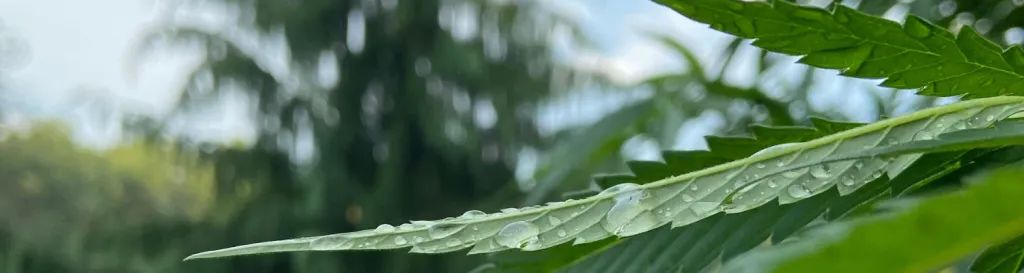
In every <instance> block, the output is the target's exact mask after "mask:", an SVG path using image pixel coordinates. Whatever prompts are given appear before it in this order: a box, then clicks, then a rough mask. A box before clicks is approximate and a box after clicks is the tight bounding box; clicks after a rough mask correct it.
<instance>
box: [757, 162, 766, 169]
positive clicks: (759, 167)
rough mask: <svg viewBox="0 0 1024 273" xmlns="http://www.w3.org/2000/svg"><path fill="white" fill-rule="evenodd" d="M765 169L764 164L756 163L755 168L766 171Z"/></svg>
mask: <svg viewBox="0 0 1024 273" xmlns="http://www.w3.org/2000/svg"><path fill="white" fill-rule="evenodd" d="M764 167H765V165H764V163H761V162H757V163H754V168H758V169H764Z"/></svg>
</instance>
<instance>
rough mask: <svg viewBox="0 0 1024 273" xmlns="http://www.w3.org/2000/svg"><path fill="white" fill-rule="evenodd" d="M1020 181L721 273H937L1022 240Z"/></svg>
mask: <svg viewBox="0 0 1024 273" xmlns="http://www.w3.org/2000/svg"><path fill="white" fill-rule="evenodd" d="M1022 175H1024V167H1022V166H1020V165H1017V166H1013V167H1008V168H1004V169H1001V170H998V171H996V172H994V173H992V174H991V175H989V176H988V177H986V178H985V179H983V180H979V181H975V183H973V184H974V185H973V186H971V187H969V188H968V189H967V190H964V191H960V192H954V193H951V194H946V195H940V196H935V197H932V198H925V199H923V200H917V201H915V202H910V203H909V206H903V207H902V209H900V211H901V212H898V213H890V214H886V215H880V216H876V217H869V218H862V219H859V220H857V221H847V222H844V223H837V224H831V225H827V226H824V227H822V228H820V229H817V230H815V232H814V235H813V236H814V238H813V239H808V240H801V241H798V242H794V243H792V244H788V245H786V244H784V245H779V246H777V247H773V248H770V249H765V250H764V251H754V252H750V253H748V254H747V255H744V256H743V257H740V258H738V259H736V260H734V261H733V262H731V263H729V264H727V265H726V266H725V267H724V268H723V272H769V271H778V272H837V273H839V272H928V271H930V270H936V269H939V268H940V267H941V266H944V265H947V264H949V263H951V262H954V261H957V260H959V259H961V258H964V257H965V256H968V255H970V254H971V253H974V252H976V251H977V250H978V249H980V248H982V247H985V246H986V245H989V244H997V243H1001V242H1005V241H1006V240H1008V239H1010V238H1013V237H1014V236H1018V235H1020V234H1022V233H1024V212H1022V211H1021V210H1020V193H1021V192H1024V184H1022V183H1020V177H1021V176H1022ZM937 238H941V239H937ZM865 261H870V262H865Z"/></svg>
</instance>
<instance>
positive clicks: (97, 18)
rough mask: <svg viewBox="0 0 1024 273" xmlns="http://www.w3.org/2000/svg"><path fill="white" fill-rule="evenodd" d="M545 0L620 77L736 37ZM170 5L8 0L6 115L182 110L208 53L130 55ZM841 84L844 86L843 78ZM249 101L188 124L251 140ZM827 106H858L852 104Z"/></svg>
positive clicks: (572, 111) (710, 126)
mask: <svg viewBox="0 0 1024 273" xmlns="http://www.w3.org/2000/svg"><path fill="white" fill-rule="evenodd" d="M540 2H541V3H544V4H546V5H547V6H549V7H550V8H552V9H555V10H558V11H560V12H562V13H563V14H566V15H568V16H570V17H571V18H573V19H574V20H576V21H577V22H579V25H580V27H581V28H582V30H583V32H585V33H586V34H587V35H588V37H589V38H590V39H592V40H593V41H594V42H595V43H596V48H597V51H579V52H577V51H575V50H573V51H572V52H575V53H574V54H573V55H574V56H572V58H571V59H570V60H569V62H572V63H575V64H576V65H579V66H587V67H595V68H598V69H600V70H603V71H604V72H606V74H608V75H612V76H613V77H612V79H613V80H615V81H617V82H620V83H633V82H638V81H640V80H641V79H643V78H645V77H648V76H653V75H656V74H659V73H665V72H672V71H679V70H683V69H685V65H684V64H683V63H682V62H681V61H680V58H679V56H676V54H675V53H674V52H673V51H672V50H671V49H668V48H666V47H664V46H662V45H661V44H659V43H656V42H653V41H652V40H651V39H650V36H649V34H650V33H657V34H661V35H667V36H669V37H673V38H675V39H677V40H679V41H680V42H682V43H683V44H685V45H686V46H687V47H689V48H690V49H691V50H692V51H693V52H694V53H695V54H696V55H697V57H698V58H699V59H701V61H702V63H717V61H718V60H716V59H715V58H719V57H720V56H721V53H720V50H722V49H723V48H724V45H725V43H726V42H727V41H728V39H729V36H727V35H725V34H722V33H719V32H716V31H713V30H711V29H709V28H708V27H707V26H705V25H701V24H698V23H696V22H693V21H691V20H689V19H687V18H685V17H683V16H681V15H679V14H677V13H675V12H674V11H671V10H670V9H668V8H665V7H662V6H660V5H658V4H655V3H654V2H651V1H643V0H640V1H638V0H556V1H546V0H541V1H540ZM166 3H168V1H161V0H103V1H81V0H33V1H27V0H0V26H2V27H0V39H2V37H16V38H17V39H21V40H22V41H24V42H25V43H26V44H27V48H28V49H29V51H30V57H31V59H30V62H28V64H27V66H24V67H20V68H18V69H15V70H7V71H5V74H6V75H5V78H0V80H2V81H3V85H4V87H5V88H6V90H5V93H0V102H4V101H6V103H5V104H6V105H7V106H5V107H6V108H7V110H8V112H14V113H15V114H13V115H12V114H8V115H6V116H5V118H6V119H7V123H15V124H17V123H18V122H17V121H18V120H25V118H23V117H57V118H62V119H65V120H68V121H71V122H72V123H73V124H75V125H76V131H75V133H76V136H77V137H78V138H79V140H81V141H83V142H85V143H86V144H90V145H93V146H100V147H102V146H110V145H113V144H116V143H118V142H119V141H121V139H119V138H118V137H119V133H120V132H119V131H118V130H119V127H118V126H116V125H115V124H113V122H106V123H103V122H97V120H104V119H105V120H108V121H116V120H118V117H119V115H121V114H125V113H141V114H146V115H160V114H165V113H167V112H168V111H169V110H171V109H173V106H174V105H175V103H176V98H177V97H178V95H179V93H180V90H182V84H183V80H184V78H185V75H186V74H187V73H189V72H190V70H191V68H192V67H194V66H195V65H196V64H197V63H198V61H199V60H200V59H199V58H201V56H202V55H201V52H198V51H189V50H187V49H180V48H179V49H167V48H163V49H162V51H160V50H158V51H152V52H151V54H149V55H146V56H147V57H146V58H144V59H141V60H140V59H135V58H132V57H133V56H134V55H132V54H131V53H132V52H133V51H134V50H135V49H136V47H137V46H138V44H139V41H140V39H141V38H142V36H143V34H144V33H145V32H146V31H147V30H151V29H152V28H153V27H154V26H158V25H159V24H160V22H161V18H164V16H162V15H163V14H162V13H161V11H162V10H166V9H165V8H166V7H165V6H163V5H166ZM53 7H60V8H53ZM207 17H208V16H207ZM207 17H202V16H200V17H197V18H204V19H205V18H207ZM269 46H270V47H272V46H273V45H269ZM267 48H268V45H262V44H259V43H257V45H256V50H261V51H262V52H266V51H267V50H268V49H267ZM580 52H582V53H580ZM748 53H749V52H748ZM749 57H750V58H746V59H750V60H753V59H754V56H752V55H751V56H749ZM742 60H743V58H741V59H740V61H738V62H739V65H738V66H737V67H736V68H733V69H731V71H730V73H729V74H728V75H726V79H727V80H729V81H730V82H733V83H738V84H750V83H744V81H748V82H749V81H752V79H753V77H751V75H752V74H753V73H754V71H753V67H754V66H753V65H749V64H744V61H742ZM272 62H273V60H272ZM276 62H279V63H281V62H284V61H283V59H282V60H278V61H276ZM284 63H285V64H283V65H281V64H278V65H271V66H272V67H271V68H273V67H277V68H282V67H286V66H287V64H286V62H284ZM274 70H282V69H274ZM283 70H285V71H287V68H283ZM826 77H832V76H826ZM834 78H836V77H832V79H834ZM826 80H828V79H826ZM834 82H835V85H837V86H839V85H841V84H842V83H841V82H839V81H834ZM837 88H838V87H837ZM833 89H835V88H833ZM582 97H586V95H584V96H582ZM591 97H594V96H591ZM598 97H600V96H598ZM851 99H852V100H854V101H856V100H859V99H863V98H858V97H856V96H854V97H851ZM612 100H613V101H614V99H612ZM568 104H572V105H575V106H572V107H564V106H565V105H562V106H561V107H560V109H558V115H559V116H558V117H555V118H549V120H550V122H547V123H545V121H544V120H541V121H540V123H541V126H542V127H543V126H548V127H557V126H563V125H565V124H568V123H584V124H585V123H588V122H592V121H594V120H595V119H596V118H597V117H599V116H601V115H602V114H603V113H607V112H608V111H610V110H612V109H613V108H615V106H616V105H615V104H616V103H610V104H609V103H593V102H590V101H586V98H584V100H582V101H581V100H579V98H576V100H574V101H569V102H568ZM618 104H622V103H618ZM855 104H856V103H854V104H852V105H853V107H856V106H855ZM244 107H245V106H244V105H243V104H241V103H235V104H227V105H226V106H224V107H220V108H218V109H215V110H214V111H213V112H211V113H210V114H212V115H215V116H220V117H221V118H216V119H210V120H208V121H205V122H203V123H202V124H200V125H192V127H190V128H189V132H193V134H195V135H197V136H199V137H203V138H207V139H212V140H214V141H217V140H219V141H232V140H234V139H237V138H243V139H245V138H251V137H252V136H254V135H255V131H254V130H253V128H252V126H250V125H247V123H246V120H245V119H246V118H245V116H246V113H244ZM825 107H851V104H850V103H846V104H845V105H834V106H828V105H826V106H825ZM12 110H13V111H12ZM97 110H98V111H97ZM854 110H856V109H854ZM861 112H863V111H861ZM12 120H13V121H14V122H12ZM716 120H719V121H718V122H720V120H721V118H720V117H715V116H713V115H712V116H701V117H699V118H698V121H697V122H696V123H693V124H689V125H687V126H688V127H686V128H684V130H681V136H680V137H681V138H682V139H681V140H680V141H679V143H683V144H684V145H683V146H679V147H672V148H677V149H678V148H683V149H699V148H702V147H703V141H702V136H703V135H705V134H708V133H711V132H713V131H714V130H716V129H715V127H716V126H718V125H716V124H715V122H716ZM25 123H27V122H22V124H25ZM548 123H553V125H552V124H548ZM545 124H547V125H545ZM542 129H544V128H542ZM691 144H692V145H691Z"/></svg>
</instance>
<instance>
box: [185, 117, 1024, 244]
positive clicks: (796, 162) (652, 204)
mask: <svg viewBox="0 0 1024 273" xmlns="http://www.w3.org/2000/svg"><path fill="white" fill-rule="evenodd" d="M1022 102H1024V98H1022V97H997V98H989V99H978V100H971V101H966V102H961V103H956V104H951V105H947V106H943V107H936V108H933V109H928V110H923V111H919V112H916V113H913V114H910V115H906V116H901V117H896V118H892V119H889V120H885V121H881V122H877V123H873V124H869V125H865V126H860V127H856V128H854V129H850V130H847V131H843V132H840V133H836V134H832V135H828V136H825V137H821V138H817V139H814V140H811V141H808V142H804V143H798V144H791V143H786V141H785V140H786V139H787V138H791V137H792V136H799V135H800V134H801V133H803V134H814V133H816V132H817V131H815V130H807V129H798V128H792V129H772V130H766V129H761V130H760V131H758V129H756V128H755V132H756V133H755V135H756V136H757V137H758V138H759V139H763V141H765V142H769V143H770V142H772V141H779V142H781V143H785V144H782V145H776V146H772V147H768V148H765V149H764V150H761V151H760V152H758V149H757V146H756V144H757V142H754V141H749V140H745V139H728V138H725V139H721V140H718V141H711V142H709V146H711V145H710V144H711V143H721V144H727V145H722V146H720V147H716V146H718V145H715V146H711V147H712V149H713V150H712V151H715V150H716V149H717V150H721V153H724V154H726V155H728V154H733V153H738V154H747V153H754V155H752V156H750V157H747V158H744V159H741V160H736V161H731V162H728V163H725V164H721V165H716V166H714V167H710V168H705V169H700V170H696V171H693V172H686V173H678V174H674V173H672V172H671V171H670V170H672V171H674V170H673V169H671V168H668V167H667V166H666V167H661V168H659V167H657V166H658V165H657V164H659V163H643V164H641V163H633V164H631V167H632V168H634V172H636V173H637V176H636V179H635V180H634V181H635V182H639V183H644V182H649V183H645V184H643V185H638V184H634V183H622V184H618V185H615V186H612V187H610V188H607V189H605V190H604V191H603V192H601V193H600V194H598V195H595V196H591V197H588V198H585V199H582V200H567V201H564V202H553V203H549V204H547V205H545V206H541V207H528V208H523V209H506V210H503V211H502V212H498V213H492V214H487V213H484V212H480V211H469V212H466V213H465V214H463V215H462V216H460V217H458V218H448V219H444V220H440V221H413V222H411V223H409V224H402V225H400V226H398V227H394V226H391V225H386V224H385V225H381V226H379V227H378V228H377V229H374V230H364V231H358V232H352V233H342V234H335V235H327V236H322V237H315V238H306V239H302V241H301V242H299V243H301V244H304V245H303V246H296V242H295V241H291V240H288V241H279V242H276V243H275V242H268V243H260V244H256V245H249V246H240V247H235V248H230V249H224V250H217V251H210V252H204V253H200V254H196V255H194V256H191V257H189V258H211V257H222V256H233V255H242V254H252V253H259V252H273V251H297V250H320V251H323V250H360V249H395V248H406V247H409V246H412V250H411V251H410V252H413V253H443V252H452V251H457V250H462V249H466V248H470V247H472V250H470V252H469V253H470V254H476V253H489V252H496V251H501V250H506V249H513V248H516V249H523V250H529V251H533V250H540V249H545V248H550V247H553V246H556V245H559V244H562V243H566V242H569V241H573V244H583V243H589V242H595V241H599V240H601V239H605V238H608V237H612V236H617V237H629V236H633V235H637V234H640V233H644V232H647V231H649V230H652V229H655V228H658V227H660V226H662V225H665V224H667V223H670V222H671V223H672V226H673V227H678V226H685V225H689V224H691V223H694V222H696V221H699V220H701V219H704V218H707V217H710V216H712V215H714V214H716V213H718V212H722V211H724V212H725V213H728V214H734V213H741V212H744V211H748V210H752V209H755V208H758V207H761V206H762V205H764V204H765V203H767V202H769V201H771V200H773V199H775V198H778V200H779V203H780V204H782V205H786V204H791V203H795V202H797V201H800V200H803V199H807V198H809V197H811V196H814V195H817V194H819V193H822V192H825V191H828V190H830V189H832V188H833V187H837V188H838V192H839V195H847V194H849V193H852V192H854V191H856V190H857V189H859V188H860V187H862V186H864V185H865V184H867V183H868V182H871V181H874V180H875V179H878V178H880V177H881V176H883V175H884V174H885V173H888V174H889V177H896V176H897V175H898V174H900V173H901V172H902V171H903V170H904V169H906V168H907V167H908V166H909V163H910V162H909V161H912V160H915V159H917V157H918V155H904V156H901V157H900V158H897V159H889V160H886V159H883V158H878V157H872V158H859V159H855V160H847V161H840V162H832V163H824V164H809V163H810V162H820V161H821V160H822V159H825V158H829V157H831V156H835V155H842V154H845V153H856V152H859V151H860V150H861V149H870V148H874V147H879V146H887V145H896V144H900V143H908V142H911V141H915V140H931V139H933V138H934V137H935V136H936V135H939V134H941V133H945V132H955V131H959V130H966V129H972V128H983V127H987V126H989V125H991V124H992V123H994V122H995V121H998V120H1002V119H1004V118H1006V117H1008V116H1010V115H1012V114H1015V113H1017V112H1018V111H1021V110H1022V109H1024V103H1022ZM751 143H753V144H755V145H753V146H750V145H743V144H751ZM783 145H784V146H783ZM760 146H764V145H763V144H760ZM755 152H757V153H755ZM691 156H692V155H691ZM698 156H699V155H698ZM683 158H686V156H683ZM908 158H909V159H908ZM673 160H675V159H666V161H668V162H672V161H673ZM680 162H681V161H680ZM669 164H671V163H669ZM789 166H802V167H801V168H800V169H795V170H794V169H791V168H789ZM659 170H663V171H659ZM661 177H668V178H661ZM752 217H754V218H759V217H764V215H763V213H762V214H761V215H755V216H752ZM768 219H773V220H777V217H768ZM757 226H760V227H764V226H770V224H765V225H757ZM718 231H721V229H718ZM573 239H575V240H573ZM276 246H280V248H277V247H276ZM253 249H259V251H253Z"/></svg>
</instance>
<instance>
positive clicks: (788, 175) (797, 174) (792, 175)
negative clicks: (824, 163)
mask: <svg viewBox="0 0 1024 273" xmlns="http://www.w3.org/2000/svg"><path fill="white" fill-rule="evenodd" d="M806 170H807V169H800V170H792V171H786V172H783V173H782V177H785V178H797V177H800V176H801V175H803V174H804V172H805V171H806Z"/></svg>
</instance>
